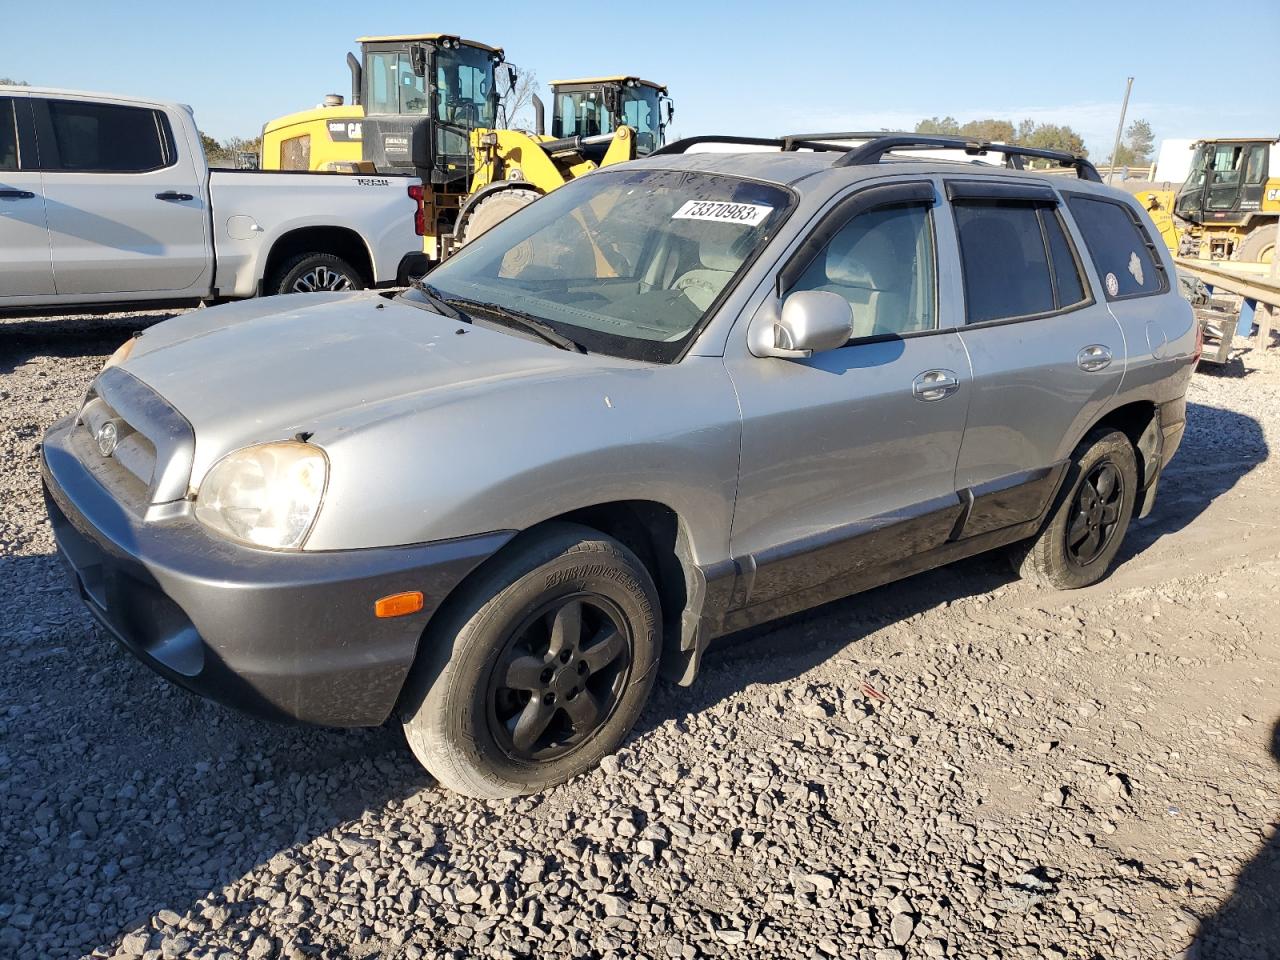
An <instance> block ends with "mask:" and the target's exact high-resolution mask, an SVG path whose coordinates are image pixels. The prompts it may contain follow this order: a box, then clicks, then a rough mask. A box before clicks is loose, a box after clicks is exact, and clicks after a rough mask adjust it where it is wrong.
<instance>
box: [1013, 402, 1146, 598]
mask: <svg viewBox="0 0 1280 960" xmlns="http://www.w3.org/2000/svg"><path fill="white" fill-rule="evenodd" d="M1104 477H1107V478H1110V480H1111V482H1112V483H1114V484H1115V486H1109V485H1108V480H1106V479H1104ZM1137 492H1138V461H1137V457H1136V455H1135V454H1134V452H1133V444H1132V443H1130V442H1129V438H1128V437H1126V436H1125V435H1124V434H1123V433H1121V432H1120V431H1118V430H1111V429H1108V428H1100V429H1097V430H1094V431H1093V432H1092V433H1090V434H1089V435H1088V436H1087V437H1085V438H1084V440H1083V441H1082V442H1081V444H1080V446H1078V447H1076V450H1075V454H1074V455H1073V456H1072V458H1071V465H1070V466H1069V467H1068V468H1067V476H1066V480H1065V482H1064V483H1063V487H1062V491H1061V492H1060V493H1059V495H1058V499H1057V502H1056V505H1055V506H1054V508H1053V510H1052V512H1051V513H1050V514H1049V517H1048V519H1047V520H1046V521H1045V525H1044V527H1043V529H1042V530H1041V531H1040V533H1039V535H1038V536H1036V538H1035V539H1034V540H1031V541H1029V542H1028V543H1026V544H1023V545H1021V549H1020V550H1017V551H1015V553H1014V561H1015V566H1016V569H1017V571H1018V573H1020V574H1021V575H1022V576H1023V577H1024V578H1025V579H1028V580H1032V581H1036V582H1039V583H1043V584H1045V585H1046V586H1051V587H1056V588H1058V589H1059V590H1075V589H1079V588H1080V587H1087V586H1089V585H1090V584H1093V583H1097V582H1098V581H1099V580H1101V579H1102V578H1103V577H1105V576H1106V575H1107V572H1108V570H1110V568H1111V564H1112V562H1113V561H1114V560H1115V558H1116V554H1117V553H1118V552H1119V551H1120V545H1121V544H1122V543H1123V542H1124V535H1125V532H1126V530H1127V529H1128V527H1129V520H1130V519H1131V518H1132V517H1133V507H1134V503H1135V502H1136V499H1137ZM1081 534H1083V539H1079V538H1080V536H1081Z"/></svg>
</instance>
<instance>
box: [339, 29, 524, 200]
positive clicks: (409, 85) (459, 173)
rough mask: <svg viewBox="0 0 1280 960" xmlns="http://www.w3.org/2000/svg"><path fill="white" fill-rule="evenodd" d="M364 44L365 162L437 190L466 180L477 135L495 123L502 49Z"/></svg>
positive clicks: (411, 39) (427, 38) (396, 40)
mask: <svg viewBox="0 0 1280 960" xmlns="http://www.w3.org/2000/svg"><path fill="white" fill-rule="evenodd" d="M359 43H360V46H361V52H362V57H361V59H360V60H359V61H356V60H355V58H354V57H353V58H351V60H350V61H349V62H350V63H351V69H352V90H353V92H355V91H356V90H358V91H359V98H360V99H359V103H360V104H361V105H362V106H363V107H364V124H363V126H364V130H363V141H364V159H365V160H366V161H368V162H370V163H372V164H373V166H374V167H375V168H376V169H378V170H395V169H403V170H404V171H406V172H408V171H414V172H417V173H418V175H419V176H421V177H422V179H423V181H424V182H426V183H429V184H434V185H437V186H443V185H446V184H450V183H453V182H455V181H459V180H464V179H465V178H467V177H468V175H469V173H470V171H471V167H472V160H471V147H470V135H471V131H472V130H475V129H479V128H484V129H493V128H494V126H495V125H496V121H497V116H498V104H499V101H500V98H501V94H502V92H503V91H502V90H501V89H500V87H501V84H502V82H503V79H504V78H505V76H506V73H507V71H506V70H505V69H502V68H503V64H504V56H503V52H502V50H501V49H500V48H498V47H490V46H488V45H487V44H483V43H477V42H475V41H473V40H463V39H461V38H460V37H455V36H449V35H446V34H434V33H433V34H421V35H415V36H394V37H361V38H360V39H359Z"/></svg>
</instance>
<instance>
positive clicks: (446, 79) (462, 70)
mask: <svg viewBox="0 0 1280 960" xmlns="http://www.w3.org/2000/svg"><path fill="white" fill-rule="evenodd" d="M492 93H493V61H492V60H491V59H490V57H489V54H487V53H486V52H485V51H483V50H477V49H476V48H475V47H459V48H458V49H455V50H440V51H438V52H437V53H436V117H437V118H438V119H440V120H443V121H445V122H446V123H456V124H458V125H459V126H463V127H467V128H468V129H473V128H475V127H492V126H493V121H494V107H495V106H496V104H497V98H496V97H493V96H491V94H492Z"/></svg>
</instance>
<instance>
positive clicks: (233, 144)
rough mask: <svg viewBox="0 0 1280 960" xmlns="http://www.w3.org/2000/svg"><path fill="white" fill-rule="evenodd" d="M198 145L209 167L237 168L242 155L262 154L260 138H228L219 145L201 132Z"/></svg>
mask: <svg viewBox="0 0 1280 960" xmlns="http://www.w3.org/2000/svg"><path fill="white" fill-rule="evenodd" d="M200 145H201V146H202V147H204V155H205V158H206V159H207V160H208V161H209V166H211V167H239V166H240V158H241V155H242V154H246V153H253V154H258V155H259V156H261V154H262V137H254V138H252V139H248V138H246V137H228V138H227V139H226V140H224V141H222V142H221V143H219V142H218V141H217V140H215V139H213V137H211V136H209V135H208V134H207V133H205V132H204V131H203V130H201V131H200Z"/></svg>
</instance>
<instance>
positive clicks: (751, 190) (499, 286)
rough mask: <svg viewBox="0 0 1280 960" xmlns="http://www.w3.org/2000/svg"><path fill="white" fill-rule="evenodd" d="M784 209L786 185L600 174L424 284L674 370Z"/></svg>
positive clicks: (565, 190) (546, 202)
mask: <svg viewBox="0 0 1280 960" xmlns="http://www.w3.org/2000/svg"><path fill="white" fill-rule="evenodd" d="M791 202H792V201H791V194H790V193H789V192H788V191H786V190H784V189H783V188H781V187H777V186H771V185H768V184H762V183H756V182H752V181H747V180H739V179H737V178H734V177H723V176H715V175H712V174H704V173H690V172H688V171H680V172H677V171H669V170H632V171H626V172H624V171H621V170H620V171H617V172H613V171H607V170H606V171H600V172H597V173H593V174H591V175H590V176H586V177H582V178H581V179H579V180H575V181H573V182H572V183H570V184H568V185H566V186H563V187H561V188H559V189H558V190H556V191H555V192H554V193H551V194H549V195H547V196H546V197H543V198H542V199H540V200H538V201H537V202H536V203H533V204H531V205H530V206H529V207H527V208H526V209H524V210H522V211H520V212H519V213H517V214H515V215H513V216H512V217H510V218H509V219H507V220H505V221H503V222H502V223H500V224H499V225H498V226H496V227H494V228H493V229H491V230H489V231H488V232H486V233H485V234H483V235H482V236H480V237H479V238H478V239H476V240H475V241H473V242H472V243H469V244H467V245H466V246H465V247H463V248H462V250H461V251H459V252H458V253H457V254H455V255H454V257H453V258H452V259H450V260H448V261H447V262H446V263H444V264H443V265H442V266H440V267H438V268H436V269H435V270H433V271H432V272H431V274H430V276H429V277H428V280H429V282H430V283H431V284H432V286H434V287H435V288H436V289H437V290H438V291H439V292H440V294H441V295H442V296H444V297H445V298H446V299H451V300H457V301H459V302H461V304H462V308H463V309H464V310H465V309H466V305H465V301H468V300H470V301H476V302H480V303H489V304H496V305H498V306H500V307H505V308H508V309H512V310H519V311H522V312H524V313H527V314H530V315H532V316H534V317H537V318H538V319H540V320H543V321H544V322H546V323H548V324H550V325H551V326H552V327H553V328H554V329H556V330H557V331H559V332H560V333H562V334H564V335H565V336H567V337H569V338H571V339H573V340H575V341H577V342H578V343H580V344H582V345H583V346H584V347H585V348H586V349H588V350H589V351H593V352H595V351H599V352H602V353H610V354H613V355H615V356H623V357H630V358H633V359H638V360H649V361H653V362H660V363H671V362H674V361H675V360H677V359H679V357H680V356H681V355H682V354H683V352H684V349H685V347H686V346H687V345H688V344H689V343H690V342H691V341H692V339H693V337H694V336H695V334H696V333H697V331H698V329H699V328H700V327H701V325H702V322H703V320H704V319H705V318H706V317H707V316H709V314H710V312H711V310H712V308H713V307H714V306H715V304H716V303H717V301H718V300H719V299H720V297H721V296H722V295H723V294H724V293H726V292H727V291H728V290H730V289H731V288H732V287H733V285H734V283H735V282H736V281H737V279H738V277H739V275H740V274H741V272H742V270H743V269H744V267H745V266H746V265H747V264H748V263H749V262H750V261H751V260H752V259H753V258H754V257H755V255H756V254H757V253H758V252H759V250H760V249H761V248H762V247H763V245H764V244H765V242H766V241H767V240H768V239H769V237H770V236H772V235H773V233H774V231H776V229H777V227H778V225H779V223H781V221H782V220H783V218H784V217H785V216H786V215H787V213H788V212H789V211H790V207H791ZM405 296H406V297H407V298H409V299H411V300H412V299H419V300H421V299H423V297H422V295H421V294H420V293H418V292H417V291H410V292H408V293H406V294H405Z"/></svg>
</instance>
